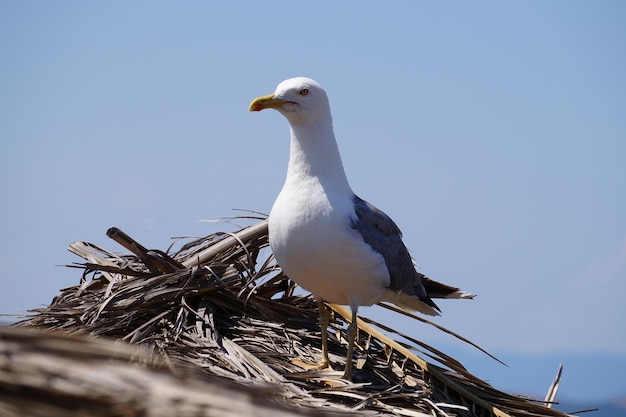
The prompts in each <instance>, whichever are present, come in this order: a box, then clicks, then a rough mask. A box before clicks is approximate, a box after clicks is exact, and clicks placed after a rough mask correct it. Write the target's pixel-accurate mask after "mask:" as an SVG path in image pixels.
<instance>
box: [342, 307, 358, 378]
mask: <svg viewBox="0 0 626 417" xmlns="http://www.w3.org/2000/svg"><path fill="white" fill-rule="evenodd" d="M356 312H357V309H356V308H353V309H352V321H351V322H350V325H349V326H348V330H347V338H348V355H347V358H346V369H345V371H344V372H343V379H346V380H348V381H351V380H352V355H353V354H354V340H355V339H356V331H357V327H356Z"/></svg>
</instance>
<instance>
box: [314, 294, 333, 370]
mask: <svg viewBox="0 0 626 417" xmlns="http://www.w3.org/2000/svg"><path fill="white" fill-rule="evenodd" d="M317 306H318V307H319V310H320V327H321V329H322V362H321V363H320V369H321V368H329V367H330V360H329V359H328V325H329V324H330V312H329V311H328V309H326V306H325V305H324V301H322V300H319V301H318V302H317Z"/></svg>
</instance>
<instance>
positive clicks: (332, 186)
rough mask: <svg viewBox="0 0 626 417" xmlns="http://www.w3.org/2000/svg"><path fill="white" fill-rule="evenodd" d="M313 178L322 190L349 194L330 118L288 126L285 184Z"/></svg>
mask: <svg viewBox="0 0 626 417" xmlns="http://www.w3.org/2000/svg"><path fill="white" fill-rule="evenodd" d="M311 180H314V181H317V182H319V183H320V184H321V185H322V187H324V188H325V189H326V188H328V189H327V190H326V192H327V193H328V192H330V191H333V192H339V193H341V194H351V193H352V190H351V188H350V184H349V183H348V179H347V177H346V174H345V171H344V169H343V164H342V162H341V156H340V155H339V148H338V147H337V141H336V140H335V134H334V133H333V127H332V122H321V123H320V122H318V123H306V124H295V126H293V125H292V126H291V146H290V149H289V167H288V168H287V180H286V185H287V184H289V185H296V184H300V183H301V182H302V181H311Z"/></svg>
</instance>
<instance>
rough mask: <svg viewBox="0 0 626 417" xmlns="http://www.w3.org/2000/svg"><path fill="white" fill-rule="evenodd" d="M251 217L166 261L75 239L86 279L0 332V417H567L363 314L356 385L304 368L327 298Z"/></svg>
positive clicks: (339, 337) (339, 328)
mask: <svg viewBox="0 0 626 417" xmlns="http://www.w3.org/2000/svg"><path fill="white" fill-rule="evenodd" d="M254 220H255V221H256V223H254V224H253V225H252V226H249V227H246V228H243V229H241V230H239V231H238V232H236V233H214V234H212V235H210V236H207V237H205V238H202V239H197V240H192V241H188V242H187V243H185V244H183V245H182V247H181V248H180V249H179V250H177V251H171V252H168V253H166V252H162V251H157V250H147V249H146V248H144V247H143V246H141V244H139V243H138V242H136V241H134V240H133V239H132V238H130V237H129V236H126V235H125V234H124V233H123V232H121V231H120V230H118V229H115V228H112V229H110V230H109V231H108V235H109V236H110V237H111V238H113V239H114V240H115V241H117V242H118V243H120V244H121V245H123V246H124V247H125V248H126V249H127V250H129V251H130V252H132V253H130V254H115V253H112V252H109V251H106V250H104V249H102V248H99V247H97V246H95V245H93V244H90V243H86V242H76V243H74V244H72V245H71V247H70V251H72V252H73V253H75V254H77V255H79V256H80V257H82V258H83V259H84V260H85V263H83V264H80V265H74V266H75V267H80V268H82V269H83V275H82V279H81V281H80V284H79V285H76V286H73V287H70V288H65V289H62V290H61V293H60V295H58V296H57V297H55V298H54V300H53V301H52V303H51V305H50V306H48V307H45V308H40V309H37V310H34V314H33V315H32V316H30V317H28V318H26V319H25V320H23V321H21V322H19V323H18V324H17V326H14V327H8V328H7V327H5V328H2V329H0V414H1V415H3V416H18V415H19V416H23V415H32V416H70V417H72V416H86V415H92V416H161V415H164V416H165V415H167V416H174V415H175V416H192V415H193V416H210V415H220V416H228V415H240V416H253V415H255V416H265V415H270V414H272V415H274V416H276V417H280V416H291V415H345V414H346V413H356V414H358V415H398V416H425V415H427V416H462V417H463V416H498V417H504V416H519V417H522V416H524V417H528V416H564V415H565V414H563V413H560V412H559V411H556V410H554V409H552V408H548V407H546V405H545V404H543V403H541V402H539V401H535V400H530V399H528V398H523V397H520V396H516V395H511V394H507V393H504V392H501V391H498V390H497V389H495V388H493V387H491V386H490V385H489V384H487V383H486V382H484V381H482V380H480V379H479V378H477V377H475V376H473V375H472V374H470V373H469V372H468V371H467V370H466V369H465V368H464V367H463V366H462V364H460V363H459V362H458V361H456V360H454V359H453V358H451V357H449V356H447V355H445V354H444V353H442V352H439V351H438V350H436V349H434V348H432V347H430V346H428V345H427V344H425V343H423V342H421V341H419V340H416V339H412V338H410V337H408V336H404V339H405V340H407V341H408V342H398V341H395V340H392V339H390V338H389V337H388V336H386V335H385V334H383V333H382V332H381V329H382V330H383V331H385V332H389V331H391V333H393V330H392V329H388V328H385V327H383V326H382V325H380V324H378V323H376V322H373V321H372V320H368V319H365V318H362V319H360V320H359V323H358V327H359V336H358V338H357V343H358V346H357V348H356V349H357V352H356V355H357V356H358V359H357V363H356V367H357V370H356V371H355V381H354V382H351V383H349V382H346V381H342V380H340V379H338V377H337V376H336V375H335V374H332V373H327V372H313V371H307V370H305V369H304V366H303V364H304V362H306V361H311V362H313V361H315V360H317V359H319V358H320V355H321V352H320V329H319V325H318V321H317V319H318V310H317V304H316V303H315V301H314V300H313V299H312V298H311V297H310V296H302V295H297V294H294V289H295V285H294V284H293V282H291V281H290V280H289V279H288V278H287V277H285V276H284V275H283V274H282V272H281V270H280V269H279V267H278V266H277V265H276V264H275V262H274V260H273V257H272V255H271V253H270V251H269V249H267V246H268V236H267V222H266V220H265V219H264V218H263V217H262V216H259V217H258V218H254ZM328 308H330V309H331V310H332V312H333V320H332V322H331V328H330V329H329V335H330V340H329V351H330V358H331V361H332V362H333V363H334V364H335V366H336V368H337V369H343V366H344V364H345V362H344V361H345V345H346V340H345V337H346V334H345V329H346V320H349V319H350V315H349V312H348V311H347V309H345V308H344V307H342V306H336V305H328ZM388 308H392V307H390V306H389V307H388ZM416 319H418V320H422V321H424V320H423V319H421V318H417V317H416ZM42 329H44V330H42ZM444 330H445V329H444ZM61 331H63V332H61ZM416 350H418V351H420V352H422V353H423V356H426V357H428V358H429V361H430V362H428V363H427V362H426V361H425V360H423V359H422V358H421V357H419V356H418V355H416V354H415V352H416ZM337 375H340V373H337Z"/></svg>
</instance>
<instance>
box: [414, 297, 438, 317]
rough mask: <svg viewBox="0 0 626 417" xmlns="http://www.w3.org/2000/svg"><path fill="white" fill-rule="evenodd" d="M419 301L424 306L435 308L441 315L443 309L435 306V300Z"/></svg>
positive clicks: (424, 299)
mask: <svg viewBox="0 0 626 417" xmlns="http://www.w3.org/2000/svg"><path fill="white" fill-rule="evenodd" d="M419 299H420V301H422V302H423V303H424V304H426V305H428V306H430V307H432V308H434V309H435V310H437V311H438V312H440V313H441V309H440V308H439V307H438V306H437V304H435V302H434V301H433V300H431V299H430V297H420V298H419Z"/></svg>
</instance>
